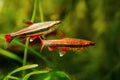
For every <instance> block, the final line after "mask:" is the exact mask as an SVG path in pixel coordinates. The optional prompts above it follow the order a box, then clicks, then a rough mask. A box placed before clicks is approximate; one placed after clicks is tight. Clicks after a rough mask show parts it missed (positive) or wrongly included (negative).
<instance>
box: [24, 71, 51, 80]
mask: <svg viewBox="0 0 120 80" xmlns="http://www.w3.org/2000/svg"><path fill="white" fill-rule="evenodd" d="M48 72H49V71H34V72H31V73H28V74H26V75H25V77H24V78H23V80H28V78H29V77H30V76H32V75H35V74H43V73H48Z"/></svg>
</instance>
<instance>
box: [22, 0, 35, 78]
mask: <svg viewBox="0 0 120 80" xmlns="http://www.w3.org/2000/svg"><path fill="white" fill-rule="evenodd" d="M33 1H34V4H33V13H32V18H31V22H34V19H35V14H36V7H37V0H33ZM29 39H30V38H29V37H28V38H26V42H25V49H24V57H23V66H24V65H26V62H27V53H28V45H29ZM24 75H25V70H24V71H23V73H22V77H23V76H24Z"/></svg>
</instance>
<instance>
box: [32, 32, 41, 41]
mask: <svg viewBox="0 0 120 80" xmlns="http://www.w3.org/2000/svg"><path fill="white" fill-rule="evenodd" d="M39 36H42V34H36V35H33V36H31V39H30V42H32V41H34V40H35V39H36V38H38V37H39ZM40 40H41V39H40Z"/></svg>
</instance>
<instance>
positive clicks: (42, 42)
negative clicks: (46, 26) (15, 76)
mask: <svg viewBox="0 0 120 80" xmlns="http://www.w3.org/2000/svg"><path fill="white" fill-rule="evenodd" d="M39 38H40V41H41V44H42V46H41V49H40V52H42V50H43V48H44V40H43V39H42V38H41V37H39Z"/></svg>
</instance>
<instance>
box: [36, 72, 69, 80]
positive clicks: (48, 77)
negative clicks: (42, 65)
mask: <svg viewBox="0 0 120 80" xmlns="http://www.w3.org/2000/svg"><path fill="white" fill-rule="evenodd" d="M55 79H57V80H71V79H70V77H69V76H68V75H67V74H66V73H65V72H62V71H53V72H50V73H48V74H45V75H43V76H40V77H39V78H38V79H37V80H55Z"/></svg>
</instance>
